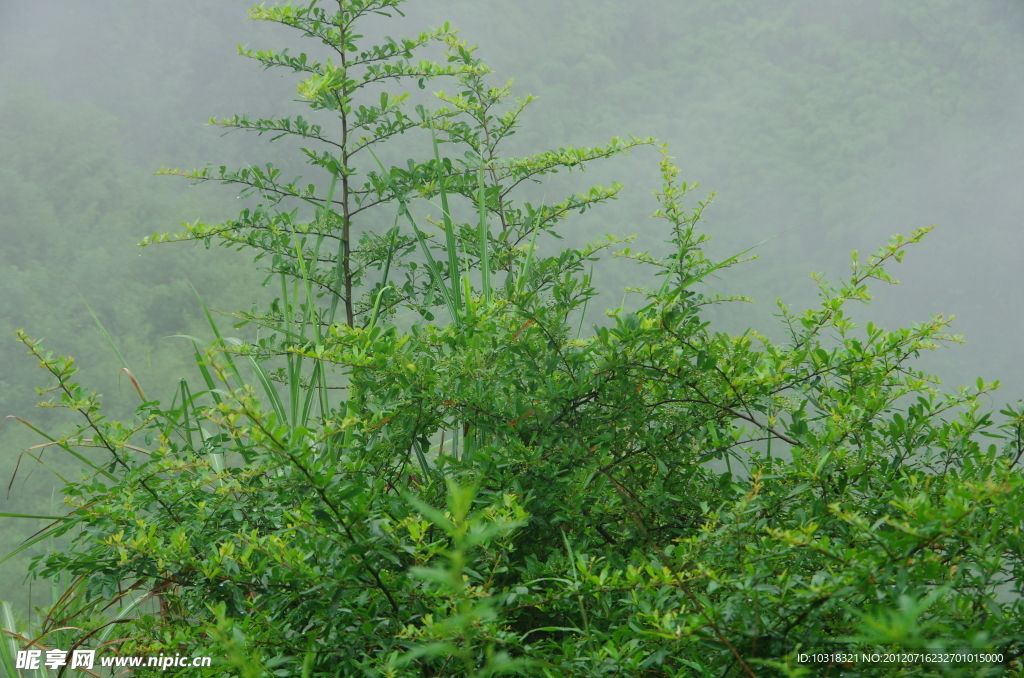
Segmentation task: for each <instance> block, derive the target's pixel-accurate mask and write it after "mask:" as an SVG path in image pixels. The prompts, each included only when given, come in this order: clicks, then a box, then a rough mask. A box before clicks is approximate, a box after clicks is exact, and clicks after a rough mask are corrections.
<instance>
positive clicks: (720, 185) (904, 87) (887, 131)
mask: <svg viewBox="0 0 1024 678" xmlns="http://www.w3.org/2000/svg"><path fill="white" fill-rule="evenodd" d="M248 6H249V3H248V2H244V1H236V0H191V1H183V2H168V1H159V0H120V1H115V0H90V1H89V2H81V0H49V1H47V2H36V1H28V0H2V2H0V87H7V86H9V85H10V84H11V83H12V82H14V81H17V82H21V83H33V84H35V85H38V86H39V88H40V92H44V93H45V96H46V97H48V98H49V99H51V100H53V101H57V102H68V103H80V102H87V103H89V104H92V105H94V106H96V107H98V108H100V109H102V110H103V111H105V112H107V113H109V114H110V115H111V116H114V117H115V118H116V119H118V120H119V121H120V122H121V123H122V124H121V126H120V127H118V128H117V130H118V131H117V135H118V137H119V138H120V139H121V140H122V141H123V151H124V155H125V156H126V158H127V159H128V161H129V162H131V163H134V164H136V165H137V166H139V167H144V168H146V169H155V168H156V167H158V166H160V165H178V164H181V165H190V164H202V163H205V162H207V161H217V162H219V161H228V162H233V161H239V160H241V159H248V158H250V157H253V158H260V157H265V156H266V155H267V153H268V152H269V151H266V150H265V149H264V148H263V147H261V146H259V145H256V142H255V140H254V139H252V138H246V137H242V136H238V135H235V136H231V137H228V138H227V139H221V138H219V137H218V136H217V134H216V132H215V131H213V130H210V129H208V128H205V127H203V122H204V121H205V120H206V119H207V118H208V117H209V116H210V115H222V114H230V113H234V112H245V111H249V112H253V113H272V112H280V113H293V114H294V113H295V112H301V109H298V108H295V107H294V104H292V103H290V100H291V99H292V98H293V93H294V89H293V87H294V83H295V77H294V76H293V75H292V74H288V73H283V72H276V71H275V72H261V71H259V70H258V69H257V68H256V67H255V65H254V64H252V63H251V62H247V61H246V60H245V59H242V58H239V57H237V56H234V53H235V44H236V43H238V42H243V43H246V44H250V45H252V46H257V47H281V46H288V45H290V46H291V47H292V51H293V52H294V51H299V50H300V49H309V48H310V47H312V46H313V45H311V43H310V41H308V40H305V41H301V40H297V39H296V36H293V35H291V34H290V33H289V32H288V31H287V30H284V29H280V28H279V27H268V26H263V25H255V24H253V23H251V22H247V21H246V20H245V14H244V12H245V9H246V8H247V7H248ZM406 7H407V8H408V17H407V18H406V19H405V20H398V21H396V22H392V23H390V24H389V23H387V22H385V21H383V20H382V21H381V23H380V26H382V27H386V32H388V33H394V34H396V35H398V34H401V33H403V32H405V33H409V32H414V31H416V30H420V29H422V28H424V27H425V25H437V24H439V23H440V22H441V21H443V20H450V21H451V22H452V23H453V24H454V25H456V26H457V27H458V28H460V29H461V30H462V32H463V35H464V37H465V38H466V39H467V40H469V41H471V42H474V43H479V44H480V45H481V49H480V54H481V55H483V56H484V57H485V59H486V60H487V61H488V63H490V64H491V66H492V67H493V68H494V69H495V70H496V72H497V73H496V76H495V77H496V79H497V80H499V81H504V80H505V79H507V78H515V80H516V86H517V90H518V91H519V92H520V93H525V92H534V93H537V94H540V95H541V98H540V100H539V101H538V103H537V104H536V105H535V107H536V111H537V112H536V113H535V117H534V118H533V119H532V120H530V119H528V122H527V124H526V126H525V128H524V130H523V131H522V133H521V135H520V139H519V144H520V148H522V149H524V150H526V149H530V150H541V149H542V148H543V147H544V146H545V145H562V144H567V143H573V144H577V145H582V144H595V143H601V142H603V141H605V140H606V139H607V138H608V137H609V136H610V135H612V134H624V133H633V134H641V135H644V134H650V135H654V136H657V137H659V138H661V139H663V140H665V141H667V142H669V143H670V144H671V146H672V148H673V150H674V152H675V155H676V156H677V157H678V161H679V163H680V165H681V166H682V167H683V171H684V174H685V176H686V177H687V178H688V179H691V180H695V181H700V182H702V185H703V188H702V191H703V189H707V190H709V191H710V190H715V191H717V192H718V199H717V203H716V206H715V207H714V208H713V209H712V210H711V211H710V212H709V221H708V227H709V229H710V230H711V232H712V234H713V235H714V236H715V247H717V248H718V249H716V250H715V251H719V252H723V253H724V252H729V253H731V252H732V251H735V250H737V249H742V248H745V247H747V246H750V245H752V244H754V243H756V242H758V241H760V240H762V239H764V238H766V237H769V236H773V235H776V234H779V233H782V232H784V231H786V230H787V229H789V228H791V227H794V226H801V227H800V228H798V229H796V230H793V231H790V232H787V233H785V234H784V235H780V236H778V237H777V238H775V239H773V240H771V241H770V242H769V243H766V244H765V245H764V246H763V247H761V248H760V249H759V253H760V254H761V257H762V259H761V260H760V261H759V262H756V263H755V264H752V265H750V267H749V269H748V272H743V273H737V274H735V275H732V274H730V275H728V276H726V277H725V278H724V279H723V280H722V281H721V285H722V287H721V289H722V291H724V292H729V293H746V294H750V295H752V296H753V297H755V299H756V300H757V302H758V303H757V305H755V307H754V308H753V309H752V310H749V311H731V312H729V313H726V314H724V315H723V316H722V318H723V322H727V323H728V324H729V325H730V326H737V327H738V326H739V324H742V323H743V322H746V321H748V320H749V321H751V322H758V323H761V322H764V321H766V320H767V321H769V322H770V315H771V313H772V305H773V299H774V297H775V296H776V295H777V294H782V295H784V296H785V297H786V298H787V299H788V300H789V301H792V302H794V303H797V304H807V303H811V302H812V301H813V298H814V288H813V286H812V285H811V284H810V283H809V282H806V278H807V275H808V273H810V271H811V270H824V271H827V272H829V274H830V275H831V276H832V277H837V276H839V275H843V274H845V270H846V269H845V265H846V262H847V257H848V252H849V250H850V249H852V248H858V249H861V250H871V251H873V250H874V249H875V248H876V247H877V246H879V245H881V244H883V243H884V241H885V239H886V238H887V237H888V236H889V235H890V234H891V233H893V232H897V231H899V232H903V233H906V232H909V231H910V230H911V229H912V228H914V227H918V226H923V225H927V224H931V223H935V224H937V226H938V228H937V230H936V231H935V233H934V234H932V235H931V236H930V237H929V238H928V240H927V242H926V243H925V244H924V245H923V246H921V247H920V248H917V250H916V251H912V252H911V254H910V255H908V257H907V263H906V264H905V265H904V266H902V267H900V268H899V269H898V270H897V271H895V273H896V276H897V277H898V278H900V279H902V280H903V281H904V284H903V285H901V286H900V287H899V288H896V289H895V290H886V291H884V292H883V293H882V294H880V298H879V301H878V303H877V304H876V306H875V307H874V308H873V309H872V310H871V311H870V313H871V314H874V315H875V316H876V317H878V318H879V319H880V320H881V321H883V322H885V323H887V324H889V325H895V324H907V323H911V322H913V321H915V320H921V319H925V318H927V317H928V315H929V314H930V313H938V312H944V313H947V314H955V315H956V316H957V318H958V321H957V324H956V330H957V331H960V332H963V333H964V334H966V335H967V339H968V341H969V343H968V345H967V347H964V348H957V349H953V350H951V351H949V352H946V353H947V354H948V355H947V354H943V355H942V356H941V357H930V358H929V359H928V362H927V364H928V365H929V366H930V367H932V368H934V369H936V370H940V371H945V372H946V373H947V374H949V375H951V376H952V377H953V378H956V379H961V380H963V379H971V380H973V376H976V375H978V374H983V375H985V376H986V377H990V378H1001V379H1003V380H1004V381H1006V382H1007V383H1008V389H1007V391H1006V392H1005V397H1013V398H1017V397H1021V396H1022V395H1024V370H1022V368H1021V365H1022V362H1024V351H1022V350H1021V346H1022V339H1021V337H1022V334H1024V320H1022V319H1021V314H1020V313H1019V311H1018V301H1017V299H1018V296H1019V293H1020V290H1021V289H1022V287H1024V274H1022V273H1021V270H1020V266H1019V261H1020V259H1021V256H1022V254H1024V252H1022V248H1024V237H1022V225H1024V224H1022V215H1024V191H1022V190H1021V189H1020V185H1021V181H1022V179H1024V143H1022V131H1021V130H1022V129H1024V127H1022V125H1021V120H1020V117H1021V113H1020V111H1021V106H1022V105H1024V77H1022V76H1024V68H1022V66H1024V18H1022V17H1024V10H1022V5H1021V4H1020V3H1019V2H1017V0H960V1H954V0H927V1H926V0H905V1H901V2H895V1H892V0H850V1H844V2H839V1H838V0H833V1H824V0H814V1H810V0H807V1H804V0H785V1H778V0H777V1H774V2H761V3H740V2H732V1H727V0H722V1H717V2H716V1H712V0H702V1H699V2H687V3H679V2H678V1H677V0H647V1H646V2H641V3H619V2H605V1H603V0H602V1H593V0H592V1H591V2H588V3H578V2H577V3H574V2H565V3H562V2H550V1H544V2H541V1H538V0H515V1H513V0H473V2H469V1H464V0H460V1H455V0H438V1H436V2H435V1H432V0H420V1H414V2H410V3H408V5H406ZM382 30H383V29H382ZM2 124H3V122H2V121H0V125H2ZM271 153H272V152H271ZM272 155H273V153H272ZM283 155H284V154H283V153H281V152H277V156H283ZM275 157H276V156H275ZM282 161H283V160H282ZM654 163H655V156H654V154H653V153H646V154H644V153H638V154H635V155H634V157H632V158H630V159H629V160H627V161H623V162H619V163H618V164H614V163H613V164H611V165H610V166H609V167H608V168H606V169H602V170H600V171H597V172H595V173H594V174H593V178H594V179H595V180H600V181H606V180H611V179H619V180H623V181H625V182H626V183H627V185H628V187H629V188H628V191H627V192H626V193H625V194H624V199H623V200H622V201H620V204H618V205H616V206H614V207H613V208H612V209H611V210H610V211H609V212H608V215H609V216H608V217H607V218H606V221H604V222H601V224H600V226H599V227H598V228H599V229H600V228H605V229H606V230H613V229H614V230H616V231H618V232H638V233H640V236H641V238H640V239H641V241H643V242H650V243H656V242H657V241H658V239H659V236H657V235H656V234H655V233H654V232H653V231H651V230H650V229H651V224H650V222H648V221H646V220H645V219H644V217H645V216H646V215H647V214H649V213H650V211H651V210H652V203H651V202H650V200H649V197H648V196H649V193H650V190H652V189H653V188H654V187H655V185H654V184H653V181H654V180H655V173H654V171H653V170H654V167H655V164H654ZM154 181H156V179H154ZM0 218H2V217H0ZM170 226H171V225H169V226H168V227H169V228H170Z"/></svg>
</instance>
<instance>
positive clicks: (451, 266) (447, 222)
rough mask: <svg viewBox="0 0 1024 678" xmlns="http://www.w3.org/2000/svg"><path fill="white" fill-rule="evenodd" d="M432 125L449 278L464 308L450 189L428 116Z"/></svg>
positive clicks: (456, 298)
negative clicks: (450, 203) (447, 187)
mask: <svg viewBox="0 0 1024 678" xmlns="http://www.w3.org/2000/svg"><path fill="white" fill-rule="evenodd" d="M427 122H428V124H429V126H430V140H431V142H433V145H434V163H435V165H434V166H435V169H436V170H437V187H438V190H439V191H440V192H441V215H442V216H443V218H444V238H445V248H446V249H447V250H448V280H449V281H450V282H451V284H452V293H453V296H454V297H455V305H456V306H457V307H458V308H460V309H461V308H462V298H461V295H460V292H459V285H458V282H459V280H460V279H461V278H462V274H461V272H460V270H459V251H458V247H457V245H456V243H455V226H454V225H453V224H452V218H451V212H449V210H448V191H447V190H446V189H445V185H444V172H442V171H441V152H440V151H439V150H438V145H437V135H436V134H435V133H434V123H433V121H432V120H431V119H430V118H429V117H428V118H427Z"/></svg>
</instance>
